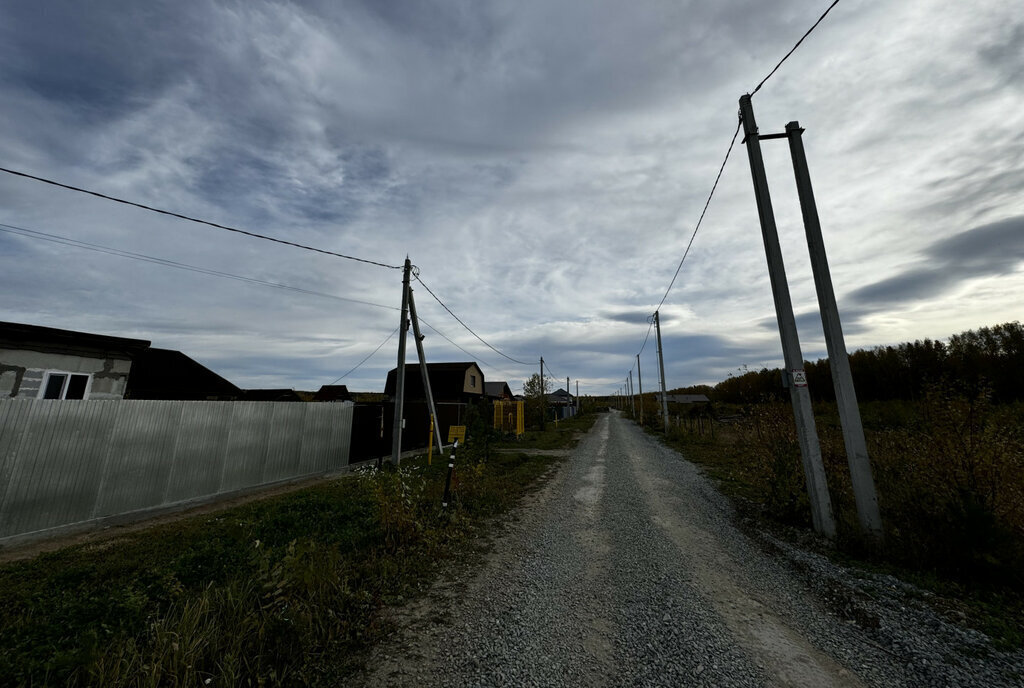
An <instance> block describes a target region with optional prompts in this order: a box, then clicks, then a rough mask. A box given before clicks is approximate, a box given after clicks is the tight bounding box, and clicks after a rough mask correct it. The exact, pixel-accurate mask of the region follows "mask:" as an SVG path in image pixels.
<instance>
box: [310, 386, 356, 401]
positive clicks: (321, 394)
mask: <svg viewBox="0 0 1024 688" xmlns="http://www.w3.org/2000/svg"><path fill="white" fill-rule="evenodd" d="M313 401H353V398H352V394H351V393H350V392H349V391H348V386H347V385H321V386H320V389H318V390H317V392H316V394H314V395H313Z"/></svg>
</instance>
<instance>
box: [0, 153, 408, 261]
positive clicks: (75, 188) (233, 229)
mask: <svg viewBox="0 0 1024 688" xmlns="http://www.w3.org/2000/svg"><path fill="white" fill-rule="evenodd" d="M0 172H6V173H7V174H13V175H15V176H18V177H24V178H26V179H33V180H35V181H37V182H42V183H44V184H50V185H51V186H57V187H60V188H62V189H68V190H69V191H77V192H78V193H84V194H89V195H90V196H95V197H97V198H102V199H104V200H107V201H113V202H114V203H121V204H123V205H130V206H132V207H135V208H141V209H143V210H148V211H150V212H152V213H159V214H160V215H168V216H170V217H176V218H178V219H180V220H187V221H188V222H195V223H196V224H200V225H207V226H209V227H215V228H217V229H223V230H224V231H227V232H235V233H236V234H244V235H245V236H249V237H253V238H255V239H263V240H264V241H272V242H274V243H275V244H284V245H285V246H293V247H295V248H301V249H303V250H305V251H313V252H315V253H322V254H324V255H328V256H334V257H335V258H344V259H345V260H354V261H357V262H359V263H367V264H369V265H377V266H379V267H382V268H391V269H392V270H400V269H401V267H402V266H400V265H388V264H387V263H380V262H377V261H375V260H368V259H366V258H357V257H355V256H349V255H346V254H344V253H336V252H334V251H328V250H326V249H322V248H316V247H315V246H307V245H306V244H299V243H296V242H294V241H286V240H285V239H277V238H275V237H272V236H267V235H266V234H258V233H256V232H250V231H248V230H245V229H238V228H237V227H229V226H227V225H222V224H218V223H216V222H210V221H209V220H200V219H199V218H195V217H190V216H188V215H182V214H181V213H175V212H172V211H170V210H162V209H160V208H154V207H153V206H149V205H145V204H143V203H136V202H135V201H128V200H125V199H123V198H117V197H115V196H108V195H107V194H103V193H100V192H98V191H90V190H89V189H83V188H81V187H78V186H71V185H70V184H63V183H61V182H58V181H54V180H52V179H46V178H45V177H37V176H36V175H34V174H28V173H26V172H18V171H17V170H11V169H8V168H6V167H0Z"/></svg>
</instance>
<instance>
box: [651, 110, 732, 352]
mask: <svg viewBox="0 0 1024 688" xmlns="http://www.w3.org/2000/svg"><path fill="white" fill-rule="evenodd" d="M741 125H742V122H738V121H737V122H736V131H734V132H733V133H732V141H730V142H729V148H728V150H726V151H725V158H723V159H722V164H721V165H719V167H718V175H717V176H715V183H714V184H712V185H711V193H709V194H708V199H707V200H706V201H704V209H703V210H701V211H700V217H699V218H698V219H697V225H696V226H695V227H694V228H693V234H691V235H690V241H689V243H687V244H686V250H685V251H683V257H682V258H680V259H679V265H678V266H677V267H676V272H675V274H674V275H672V281H671V282H669V283H668V289H666V290H665V295H664V296H662V297H661V301H659V302H658V307H657V308H655V309H654V310H656V311H658V310H661V307H662V306H663V305H665V299H667V298H668V295H669V293H670V292H671V291H672V287H673V286H675V283H676V279H677V278H678V277H679V271H680V270H682V269H683V263H684V262H685V261H686V256H688V255H689V254H690V248H691V247H692V246H693V240H694V239H696V238H697V232H698V231H700V227H701V224H703V222H704V216H705V215H707V212H708V206H710V205H711V199H712V198H714V197H715V191H716V190H717V189H718V182H719V181H721V179H722V172H724V171H725V164H726V163H727V162H729V156H730V155H732V149H733V146H735V145H736V138H737V137H738V136H739V133H740V126H741ZM648 332H650V331H649V330H648Z"/></svg>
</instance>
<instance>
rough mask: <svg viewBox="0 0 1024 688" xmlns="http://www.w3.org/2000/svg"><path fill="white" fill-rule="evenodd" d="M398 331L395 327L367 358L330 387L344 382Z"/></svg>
mask: <svg viewBox="0 0 1024 688" xmlns="http://www.w3.org/2000/svg"><path fill="white" fill-rule="evenodd" d="M399 329H401V328H399V327H396V328H395V329H394V330H393V331H392V332H391V334H389V335H388V336H387V337H385V338H384V341H383V342H381V343H380V344H378V345H377V348H376V349H374V350H373V351H371V352H370V354H369V355H368V356H367V357H366V358H364V359H363V360H361V361H359V363H357V364H356V367H355V368H353V369H352V370H350V371H348V372H347V373H345V374H344V375H342V376H341V377H339V378H337V379H335V380H334V382H331V383H330V384H331V385H333V384H335V383H337V382H340V381H341V380H344V379H345V378H346V377H348V376H349V375H351V374H352V373H354V372H356V371H357V370H358V369H359V367H360V366H362V365H363V364H364V363H366V362H367V361H369V360H370V358H372V357H373V355H374V354H375V353H377V352H378V351H380V350H381V347H383V346H384V345H385V344H387V343H388V342H389V341H391V338H392V337H394V336H395V335H396V334H398V330H399ZM328 386H329V385H328Z"/></svg>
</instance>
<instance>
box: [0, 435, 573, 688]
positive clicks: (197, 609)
mask: <svg viewBox="0 0 1024 688" xmlns="http://www.w3.org/2000/svg"><path fill="white" fill-rule="evenodd" d="M590 422H593V418H590V419H589V421H588V420H587V419H578V420H575V421H573V422H572V425H571V426H568V427H567V426H566V425H565V424H563V425H562V427H560V428H558V429H556V430H555V431H553V432H554V433H555V434H554V435H550V434H549V433H551V432H552V431H550V430H549V431H548V433H545V434H543V435H541V436H539V437H531V436H530V435H529V434H528V436H527V438H525V440H524V441H523V442H520V443H517V444H515V445H513V446H517V447H524V448H525V447H533V446H536V445H540V446H543V447H545V448H556V447H565V446H568V445H570V444H571V443H573V442H574V439H575V437H576V434H574V433H579V432H580V431H582V430H585V429H586V428H587V427H589V423H590ZM569 427H571V428H572V430H571V431H570V429H569ZM488 446H493V444H492V443H490V442H478V443H472V442H471V443H470V444H469V445H468V446H466V447H465V448H461V449H460V450H459V453H458V457H457V467H456V470H455V474H454V477H453V480H452V500H451V504H450V506H449V508H448V509H447V510H442V509H441V506H440V503H441V493H442V491H443V489H444V480H445V473H446V471H447V462H446V461H444V460H441V461H434V462H433V465H426V461H425V459H423V458H422V457H418V458H417V459H414V460H411V461H407V462H405V463H404V464H403V466H402V467H401V469H399V470H394V469H391V470H382V471H377V470H368V471H365V472H363V473H361V474H359V475H354V476H347V477H344V478H341V479H338V480H333V481H330V482H325V483H323V484H320V485H317V486H314V487H310V488H307V489H303V490H300V491H297V492H293V493H289V494H286V495H283V496H277V497H273V498H270V499H266V500H262V501H258V502H252V503H249V504H245V505H242V506H238V507H235V508H231V509H227V510H223V511H219V512H216V513H214V514H206V515H203V516H198V517H193V518H188V519H183V520H181V521H178V522H174V523H170V524H164V525H161V526H158V527H154V528H152V529H148V530H143V531H139V532H137V533H134V534H132V535H129V536H126V537H122V538H118V539H117V540H109V541H105V542H99V543H91V544H86V545H79V546H74V547H69V548H66V549H62V550H59V551H56V552H51V553H47V554H43V555H40V556H38V557H37V558H35V559H32V560H29V561H22V562H15V563H11V564H6V565H4V566H2V567H0V599H3V600H4V604H3V606H2V607H0V685H11V686H28V685H40V686H42V685H68V686H78V685H90V686H186V685H187V686H195V685H200V686H201V685H254V686H255V685H337V684H338V682H339V681H343V680H344V679H345V678H346V677H347V676H350V675H351V674H352V673H353V672H354V671H356V670H358V669H359V667H360V666H361V662H362V661H363V658H364V657H365V651H366V650H367V649H368V648H369V647H370V646H371V645H372V644H373V643H374V642H376V641H377V640H379V639H380V638H381V637H382V636H383V634H384V633H385V632H386V628H385V627H384V625H383V623H382V621H381V618H382V617H381V613H380V612H381V610H382V608H383V607H384V606H385V605H387V604H389V603H392V602H396V601H400V600H402V599H404V598H407V597H409V596H412V595H415V594H417V593H418V592H419V591H420V590H422V589H423V588H425V587H426V585H427V584H428V583H429V581H430V580H431V578H432V576H433V575H434V573H435V572H436V571H437V566H438V563H439V562H441V561H444V560H445V559H450V558H452V557H454V556H458V555H459V554H460V553H461V552H465V551H467V550H466V547H467V543H468V542H469V541H470V539H471V538H472V537H473V536H474V535H475V534H477V533H478V532H479V529H480V528H481V527H483V526H484V525H485V523H486V521H487V519H489V518H491V517H493V516H496V515H498V514H501V513H503V512H505V511H507V510H508V509H510V508H511V507H512V506H514V504H515V503H516V502H517V500H518V499H519V498H520V497H521V496H522V495H523V494H524V493H525V492H526V491H528V490H530V489H532V487H533V486H534V485H536V483H537V481H538V479H539V478H540V477H541V476H542V475H544V474H545V473H546V472H547V471H548V470H549V469H550V468H551V467H552V466H553V465H554V464H555V463H557V462H558V461H560V459H559V458H557V457H552V456H530V455H527V454H519V453H505V452H501V453H498V452H495V453H491V452H489V451H487V450H486V449H487V447H488Z"/></svg>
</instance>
